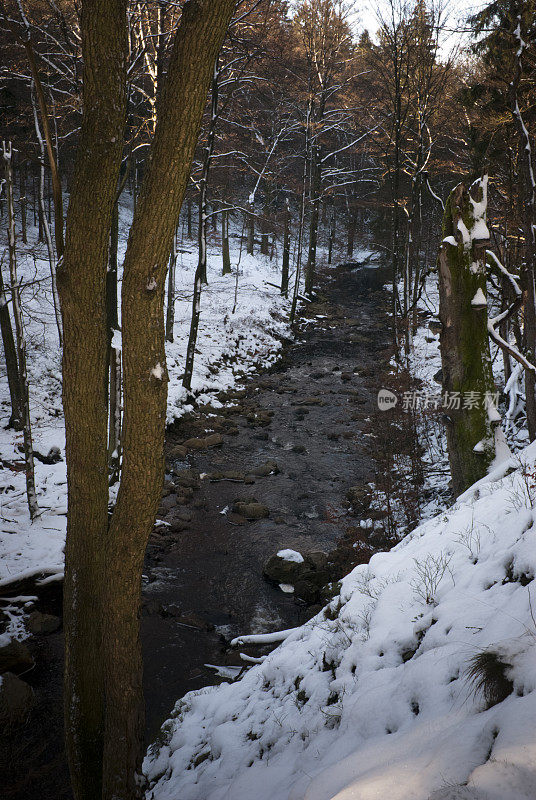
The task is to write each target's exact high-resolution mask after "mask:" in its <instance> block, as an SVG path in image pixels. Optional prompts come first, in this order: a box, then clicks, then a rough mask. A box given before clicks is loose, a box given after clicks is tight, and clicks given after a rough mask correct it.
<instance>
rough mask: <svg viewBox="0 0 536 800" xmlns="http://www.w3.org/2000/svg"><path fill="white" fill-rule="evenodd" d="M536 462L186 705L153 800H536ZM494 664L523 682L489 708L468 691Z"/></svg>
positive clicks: (508, 470)
mask: <svg viewBox="0 0 536 800" xmlns="http://www.w3.org/2000/svg"><path fill="white" fill-rule="evenodd" d="M535 461H536V445H535V444H533V445H531V446H529V447H528V448H527V449H526V450H525V451H523V453H522V454H518V455H516V456H514V457H513V458H512V459H511V461H510V462H506V463H504V464H503V465H502V466H501V467H499V468H497V469H496V470H495V472H494V473H492V474H491V475H490V476H488V477H487V478H485V479H483V480H482V481H480V482H479V483H478V484H475V486H473V487H472V488H471V489H470V490H468V491H467V492H466V493H465V494H464V495H462V496H461V497H460V498H459V499H458V500H457V502H456V503H455V504H454V506H452V508H450V509H449V510H448V511H446V512H443V513H441V514H440V515H439V516H436V517H435V518H434V519H431V520H429V521H427V522H425V523H424V524H423V525H421V526H419V527H418V528H416V530H414V531H413V532H412V533H411V534H410V535H409V536H408V537H407V538H406V539H404V540H403V541H402V542H401V543H400V544H399V545H398V546H397V547H395V548H394V549H393V550H392V551H390V552H388V553H379V554H377V555H375V556H373V558H372V560H371V562H370V564H369V565H361V566H358V567H356V568H355V569H354V570H353V572H351V573H350V575H348V576H347V577H346V578H345V579H344V581H343V583H342V588H341V593H340V597H339V598H336V599H335V600H333V601H332V602H331V603H330V605H329V606H327V607H326V609H325V610H324V611H322V612H321V613H320V614H318V615H317V616H316V617H315V618H313V619H312V620H311V621H310V622H308V623H307V624H306V625H304V626H303V627H301V628H298V629H295V630H294V631H293V632H291V633H290V635H289V636H288V637H287V638H286V640H285V641H284V642H283V644H281V645H280V646H279V647H278V648H277V649H276V650H275V651H273V652H272V653H271V654H270V655H269V656H268V657H267V658H266V659H265V660H264V662H263V663H261V664H259V665H256V666H254V667H252V668H251V669H250V670H249V672H247V673H246V675H245V676H244V677H243V678H242V679H241V680H239V681H237V682H235V683H230V684H223V685H222V686H219V687H212V688H208V689H204V690H201V691H198V692H192V693H190V694H188V695H186V697H185V698H183V700H181V701H179V702H178V703H177V706H176V708H175V711H174V715H173V717H172V719H171V720H169V721H168V722H167V723H166V724H165V726H164V728H163V743H162V742H160V744H159V745H158V746H156V747H155V749H154V750H152V751H151V753H150V755H149V756H148V758H147V760H146V765H145V766H146V771H147V774H148V776H149V777H150V779H151V781H152V789H151V790H150V791H149V794H148V797H149V798H154V800H176V798H179V797H180V798H181V800H224V798H225V799H227V798H233V800H251V798H253V797H255V798H256V800H272V799H273V798H278V800H335V798H336V799H337V800H350V799H352V800H377V799H378V798H382V800H383V799H384V798H389V800H455V799H456V800H529V799H530V800H533V798H534V797H536V766H535V765H536V730H535V726H534V719H536V691H535V690H536V622H535V619H534V616H533V608H534V603H535V602H536V598H534V589H533V586H534V582H533V580H532V579H533V576H534V574H535V570H536V528H535V527H534V521H535V517H534V503H535V502H536V465H535ZM486 650H490V651H491V652H493V653H495V654H496V655H497V657H498V659H496V661H497V660H498V661H499V662H500V663H502V664H505V665H507V666H506V667H505V668H504V670H505V677H506V680H507V681H511V683H512V686H511V687H508V688H507V694H508V696H507V697H506V699H504V700H502V701H501V702H499V703H498V704H496V705H493V706H492V707H490V708H486V703H485V701H484V698H483V696H482V694H481V693H479V692H478V691H476V692H475V687H474V685H473V684H472V683H471V681H470V679H469V676H468V669H469V666H470V663H471V659H472V658H473V657H474V656H476V655H478V654H479V653H482V652H483V651H486ZM510 688H511V691H510Z"/></svg>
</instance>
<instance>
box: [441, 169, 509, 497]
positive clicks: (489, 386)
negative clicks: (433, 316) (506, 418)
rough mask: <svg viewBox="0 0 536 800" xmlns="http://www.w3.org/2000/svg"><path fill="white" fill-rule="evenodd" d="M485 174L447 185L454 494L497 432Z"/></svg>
mask: <svg viewBox="0 0 536 800" xmlns="http://www.w3.org/2000/svg"><path fill="white" fill-rule="evenodd" d="M486 206H487V176H484V178H482V180H478V181H475V183H474V184H473V186H472V187H471V189H470V190H469V191H468V190H467V189H466V187H465V186H464V185H463V184H461V183H460V184H458V186H456V188H455V189H453V191H452V193H451V195H450V197H449V199H448V201H447V204H446V208H445V215H444V218H443V237H444V238H443V241H442V244H441V248H440V251H439V259H438V273H439V316H440V319H441V323H442V328H441V338H440V346H441V362H442V370H443V399H444V403H443V405H444V408H445V409H446V414H447V424H446V428H447V446H448V453H449V462H450V470H451V475H452V487H453V490H454V492H455V493H456V494H459V493H460V492H462V491H463V490H464V489H466V488H467V487H468V486H470V485H471V484H472V483H474V482H475V481H477V480H479V479H480V478H482V477H483V476H484V475H485V474H486V472H487V471H488V469H489V467H490V465H491V463H492V462H493V460H494V459H495V456H496V444H497V443H498V442H497V441H496V440H497V439H499V438H500V437H501V434H502V431H501V428H500V425H499V422H500V418H499V415H498V413H497V411H496V409H495V406H494V405H493V400H492V396H493V393H494V392H495V386H494V383H493V374H492V371H491V358H490V350H489V342H488V315H487V307H486V267H485V252H486V246H487V245H488V243H489V233H488V229H487V226H486Z"/></svg>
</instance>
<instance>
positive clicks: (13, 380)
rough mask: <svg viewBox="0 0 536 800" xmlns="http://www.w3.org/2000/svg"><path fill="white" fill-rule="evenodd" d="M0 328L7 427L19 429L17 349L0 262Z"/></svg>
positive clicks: (19, 393)
mask: <svg viewBox="0 0 536 800" xmlns="http://www.w3.org/2000/svg"><path fill="white" fill-rule="evenodd" d="M0 330H1V332H2V344H3V346H4V358H5V362H6V372H7V382H8V386H9V398H10V400H11V416H10V417H9V423H8V427H9V428H15V430H20V428H21V424H22V412H21V401H22V392H21V386H20V379H19V366H18V363H17V350H16V347H15V339H14V338H13V327H12V325H11V317H10V314H9V306H8V301H7V297H6V292H5V287H4V276H3V275H2V265H1V263H0Z"/></svg>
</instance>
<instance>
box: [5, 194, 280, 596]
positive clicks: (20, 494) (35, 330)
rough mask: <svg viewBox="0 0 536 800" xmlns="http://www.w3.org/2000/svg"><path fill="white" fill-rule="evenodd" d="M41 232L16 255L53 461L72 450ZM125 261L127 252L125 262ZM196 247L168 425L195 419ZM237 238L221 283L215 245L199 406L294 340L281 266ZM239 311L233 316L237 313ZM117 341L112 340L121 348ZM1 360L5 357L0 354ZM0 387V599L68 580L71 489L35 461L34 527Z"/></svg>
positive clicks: (189, 246) (202, 329)
mask: <svg viewBox="0 0 536 800" xmlns="http://www.w3.org/2000/svg"><path fill="white" fill-rule="evenodd" d="M130 215H131V210H130V209H129V208H128V207H122V208H121V230H122V235H121V242H122V246H123V248H124V244H125V242H126V234H127V231H128V224H129V221H130ZM36 240H37V231H36V229H31V230H30V231H29V244H28V245H27V246H24V245H22V243H21V242H19V241H18V242H17V247H18V248H19V251H20V252H19V259H18V261H19V263H18V267H19V273H20V276H21V278H22V281H23V283H24V284H25V288H24V289H23V292H22V298H23V304H24V310H25V322H26V335H27V340H28V367H29V377H30V402H31V411H32V425H33V435H34V446H35V448H36V449H37V450H38V451H40V452H41V453H42V454H44V455H46V454H47V453H48V451H49V449H50V447H52V446H57V447H59V448H60V451H61V453H62V456H64V451H65V432H64V426H63V416H62V410H61V363H60V359H61V357H60V352H59V347H58V335H57V331H56V328H55V321H54V313H53V306H52V298H51V293H50V272H49V266H48V262H47V261H46V254H45V248H44V245H42V244H39V243H37V241H36ZM120 255H122V253H120ZM196 260H197V246H196V245H195V243H194V242H192V241H188V240H183V241H181V242H179V256H178V262H177V277H176V297H177V302H176V311H175V327H174V342H173V343H167V344H166V349H167V365H168V371H169V376H170V382H169V401H168V422H170V421H172V420H173V419H175V418H177V417H180V416H181V415H182V414H184V413H186V412H187V411H190V410H192V407H193V406H192V405H191V404H189V402H188V398H187V395H186V392H185V390H184V389H183V387H182V384H181V376H182V372H183V369H184V362H185V352H186V343H187V338H188V332H189V327H190V315H191V298H192V289H193V279H194V271H195V265H196ZM238 261H239V240H238V237H236V236H232V237H231V263H232V267H233V274H232V275H227V276H222V274H221V272H222V263H221V253H220V248H219V246H218V242H217V241H215V242H213V243H212V244H211V245H210V246H209V256H208V280H209V285H208V286H207V287H204V288H203V294H202V297H201V320H200V326H199V333H198V340H197V348H196V359H195V364H194V374H193V379H192V394H193V395H194V396H195V397H196V400H197V401H198V402H200V403H209V402H210V403H212V404H213V405H214V406H218V405H219V401H218V400H217V398H216V395H217V393H218V392H219V391H221V390H225V389H229V388H232V387H233V386H235V385H236V384H237V383H238V382H239V381H240V380H242V379H243V377H244V376H245V375H247V374H248V373H251V372H253V371H255V370H256V369H258V368H259V367H266V366H268V365H269V364H271V363H273V362H274V361H275V360H276V359H277V358H278V355H279V351H280V349H281V337H282V336H288V335H290V331H289V326H288V310H289V303H288V301H287V300H285V299H284V298H282V297H281V295H280V293H279V291H278V290H277V288H276V287H275V286H271V285H269V284H270V283H271V284H277V283H278V281H279V280H280V278H279V273H280V266H281V265H280V259H278V257H277V255H276V256H275V257H274V259H273V260H272V261H270V259H269V258H268V257H264V256H261V255H260V254H259V255H255V256H248V255H247V254H246V253H245V250H244V252H242V255H241V256H240V269H239V275H238V284H237V283H236V272H235V271H236V264H237V263H238ZM233 310H234V311H233ZM117 338H118V337H117V336H116V337H115V340H116V341H117ZM2 352H3V350H2ZM1 373H2V375H1V380H0V517H1V525H0V554H1V555H0V595H1V587H2V585H5V584H6V583H11V582H13V581H15V580H18V579H20V578H24V577H32V576H35V575H39V576H56V577H61V575H62V573H63V545H64V540H65V527H66V511H67V509H66V503H67V486H66V477H65V462H64V461H61V462H60V463H58V464H54V465H46V464H42V463H40V462H36V485H37V491H38V502H39V506H40V508H41V510H42V514H41V516H40V517H39V518H38V519H37V520H36V521H35V522H34V523H33V524H31V523H30V519H29V514H28V509H27V505H26V497H25V480H24V472H23V456H22V453H21V449H20V448H21V445H22V433H15V432H14V431H12V430H7V429H6V427H5V426H6V425H7V422H8V419H9V415H10V407H9V393H8V386H7V379H6V375H5V367H4V365H3V363H2V364H1Z"/></svg>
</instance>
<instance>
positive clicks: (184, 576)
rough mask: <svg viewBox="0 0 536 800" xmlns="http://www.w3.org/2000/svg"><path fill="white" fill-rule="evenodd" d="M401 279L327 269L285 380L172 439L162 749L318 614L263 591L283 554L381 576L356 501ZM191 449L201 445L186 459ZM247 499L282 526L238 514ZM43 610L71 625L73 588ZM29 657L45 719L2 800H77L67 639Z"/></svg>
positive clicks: (158, 608) (156, 681)
mask: <svg viewBox="0 0 536 800" xmlns="http://www.w3.org/2000/svg"><path fill="white" fill-rule="evenodd" d="M387 272H388V271H387V270H386V269H385V268H384V267H382V266H381V265H380V264H379V263H377V262H376V261H374V259H371V260H369V261H367V262H364V263H362V264H357V263H352V264H347V265H339V267H337V268H331V269H325V270H324V272H323V274H322V275H321V276H320V285H319V290H318V293H317V297H316V299H315V301H314V302H312V303H309V304H308V305H307V307H306V308H304V309H303V313H302V318H301V320H300V322H299V325H298V326H297V331H296V339H294V340H291V341H288V342H287V343H286V344H285V346H284V348H283V351H282V358H281V360H280V361H279V362H278V363H277V365H276V366H275V367H272V368H271V369H270V370H268V371H265V372H262V373H261V374H258V375H256V376H255V377H253V378H252V379H251V380H249V381H248V382H247V383H246V384H245V385H244V386H243V387H242V388H241V389H239V390H238V391H234V392H230V393H229V394H228V395H227V396H226V397H225V398H223V397H222V401H224V402H223V403H222V408H218V409H209V408H205V409H201V410H199V411H197V412H196V413H195V414H192V415H190V416H189V417H188V418H183V419H181V420H180V421H178V422H177V423H175V424H174V425H173V426H172V428H171V429H170V430H169V431H168V436H167V443H166V462H167V476H166V478H167V480H166V488H165V489H164V497H163V499H162V506H161V508H160V510H159V514H158V519H159V521H158V522H157V525H156V526H155V530H154V533H153V535H152V537H151V539H150V542H149V546H148V549H147V557H146V565H145V571H144V583H143V607H142V623H141V632H142V642H143V650H144V688H145V700H146V708H147V718H146V719H147V728H146V740H147V742H148V743H149V742H151V741H152V740H153V739H154V738H155V736H156V734H157V733H158V730H159V728H160V726H161V724H162V723H163V722H164V720H165V719H166V718H167V717H168V716H169V714H170V712H171V711H172V708H173V705H174V703H175V701H176V700H177V699H179V698H180V697H182V696H183V695H184V694H185V693H186V692H188V691H190V690H192V689H197V688H200V687H202V686H205V685H208V684H210V683H217V682H218V681H219V680H220V678H219V677H218V675H217V673H216V671H215V669H213V668H211V667H208V666H206V665H207V664H208V665H215V666H219V665H226V666H227V668H228V669H229V668H232V667H233V666H234V668H235V671H237V665H238V664H240V663H242V662H240V657H239V653H238V652H237V651H235V650H231V649H230V648H229V641H230V639H231V638H232V637H233V636H236V635H238V634H242V633H264V632H269V631H273V630H279V629H282V628H288V627H293V626H295V625H299V624H301V623H303V622H304V621H306V620H307V619H308V618H310V617H311V616H312V614H314V613H316V611H318V610H319V608H320V606H318V605H317V606H316V607H315V604H311V603H309V604H306V603H304V602H302V601H300V600H299V599H297V598H295V597H294V595H293V594H289V593H285V592H283V591H281V589H279V588H278V586H277V585H272V584H270V583H268V582H267V581H266V580H265V579H264V578H263V574H262V572H263V564H264V563H265V561H266V560H267V559H268V558H269V557H270V556H271V555H273V554H275V553H276V552H277V551H278V550H280V549H282V548H292V549H295V550H298V551H300V552H302V553H304V554H305V553H309V552H311V551H324V552H327V553H332V554H335V555H334V556H333V559H332V561H333V564H334V566H333V569H334V579H336V578H337V576H338V577H342V575H344V574H345V573H346V572H348V571H349V569H351V567H352V566H353V565H354V564H355V563H359V562H360V561H361V562H362V561H368V558H369V557H370V550H369V551H366V547H365V550H363V547H361V545H362V544H363V543H362V542H361V544H360V547H358V549H357V550H356V549H355V548H356V541H355V536H354V537H353V538H352V536H351V535H350V538H348V537H349V532H350V533H351V532H352V531H354V532H355V531H356V530H358V531H359V520H360V516H359V514H356V513H355V512H354V511H352V509H351V508H350V503H349V502H348V500H347V499H346V493H347V491H348V489H349V488H350V487H352V486H356V485H357V486H364V485H365V484H366V483H367V482H368V481H371V480H372V479H373V477H374V473H375V469H377V466H378V464H377V459H376V454H375V452H374V444H373V441H374V440H373V439H371V438H370V437H371V434H370V433H368V431H369V430H370V429H371V426H374V425H376V426H377V424H378V413H379V412H378V409H377V402H376V396H377V392H378V389H379V388H380V387H381V385H382V375H384V373H385V371H386V368H387V365H388V362H389V359H390V357H391V352H392V351H391V347H390V343H391V339H390V327H389V317H388V307H389V295H388V293H387V292H385V290H383V286H384V285H385V283H386V282H387V280H388V274H387ZM381 416H382V415H381V413H380V417H381ZM383 419H384V418H383V417H382V424H383ZM386 427H387V428H388V425H386ZM207 436H208V437H210V439H209V442H210V443H211V446H208V447H205V444H206V442H205V441H204V440H205V438H206V437H207ZM192 439H194V440H195V441H196V442H197V444H198V445H199V444H200V443H201V445H202V446H201V447H199V449H192V447H189V448H188V454H187V455H186V456H185V450H184V447H183V443H184V442H185V441H188V440H192ZM244 500H245V501H247V502H250V503H251V502H253V501H255V502H256V503H257V504H260V505H261V506H265V507H266V508H267V512H266V513H267V514H268V516H265V517H263V518H261V519H257V520H253V521H248V520H246V519H245V518H244V516H242V515H240V514H237V513H235V512H234V511H233V506H234V504H235V503H236V502H237V501H244ZM356 526H357V527H356ZM360 535H361V537H362V534H360ZM358 544H359V542H358ZM37 607H38V608H39V610H42V611H45V612H48V613H54V614H60V613H61V587H59V585H58V584H50V585H49V586H48V587H47V588H46V589H45V590H43V591H41V592H40V596H39V603H38V605H37ZM29 646H30V648H31V650H32V653H33V654H34V657H35V661H36V666H35V668H34V669H33V670H31V671H30V672H29V673H28V674H27V675H25V680H27V681H28V682H29V683H31V685H32V686H33V687H34V689H35V691H36V697H37V705H36V708H35V709H34V711H33V712H32V714H31V717H30V719H29V721H28V723H27V724H26V725H25V726H24V727H23V728H22V729H21V730H20V731H18V732H17V733H15V734H14V735H10V736H9V737H8V739H7V744H6V746H5V747H4V746H3V744H2V749H3V752H2V755H1V756H0V761H1V762H2V763H1V764H0V772H2V773H3V774H6V775H7V787H6V786H4V787H3V791H5V794H4V795H3V796H5V797H6V800H7V798H9V800H49V798H50V800H63V798H65V800H67V799H68V798H70V797H71V794H70V790H69V781H68V773H67V766H66V762H65V756H64V751H63V712H62V699H61V694H62V661H63V637H62V634H61V631H58V632H55V633H52V634H49V635H47V636H40V637H35V638H34V639H31V640H29Z"/></svg>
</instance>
